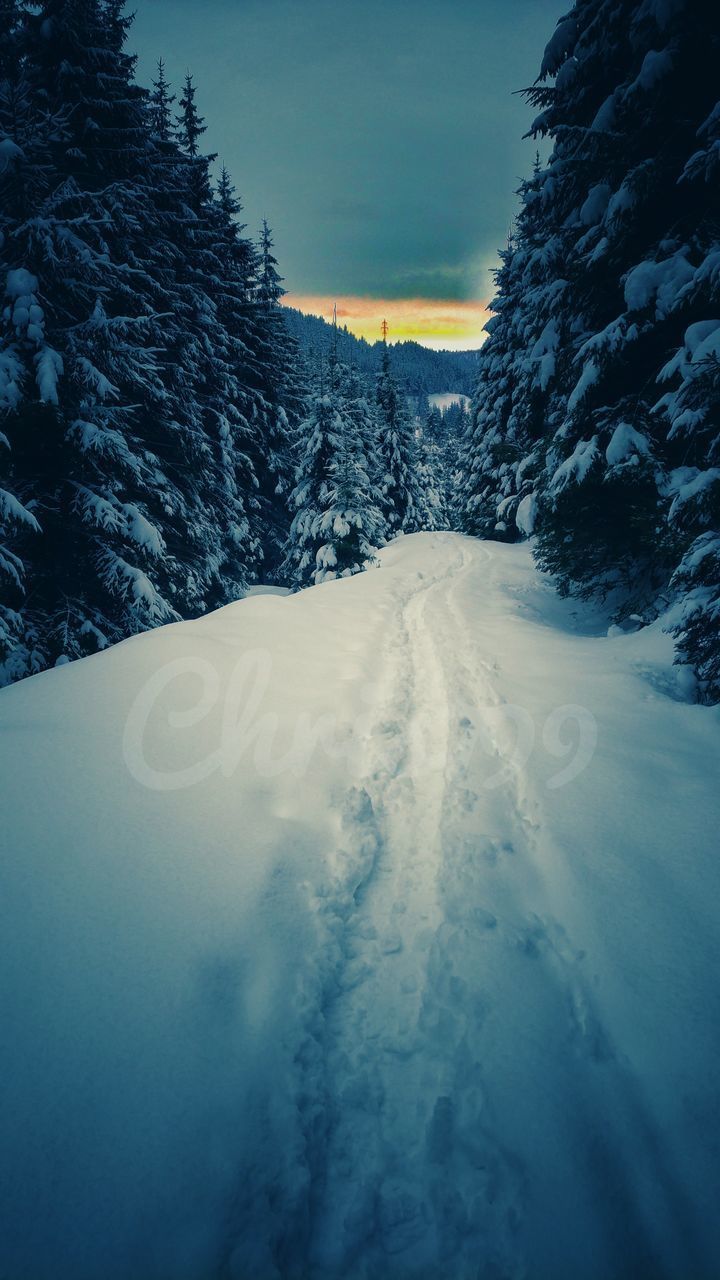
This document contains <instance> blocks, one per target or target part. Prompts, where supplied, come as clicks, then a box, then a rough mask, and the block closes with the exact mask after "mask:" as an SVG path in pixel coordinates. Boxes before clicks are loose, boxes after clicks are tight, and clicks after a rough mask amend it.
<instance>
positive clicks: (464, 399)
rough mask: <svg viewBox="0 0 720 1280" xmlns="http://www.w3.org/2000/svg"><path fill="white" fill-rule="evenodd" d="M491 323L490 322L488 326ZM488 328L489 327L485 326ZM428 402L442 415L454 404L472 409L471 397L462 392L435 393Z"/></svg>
mask: <svg viewBox="0 0 720 1280" xmlns="http://www.w3.org/2000/svg"><path fill="white" fill-rule="evenodd" d="M489 323H490V321H488V324H489ZM485 328H487V325H485ZM428 401H429V402H430V404H431V405H432V407H433V408H435V409H439V410H440V412H441V413H442V412H443V410H444V409H449V408H450V406H451V405H453V404H461V405H462V406H463V408H464V409H469V408H470V396H465V395H463V394H462V393H461V392H460V391H434V392H433V393H432V395H429V396H428Z"/></svg>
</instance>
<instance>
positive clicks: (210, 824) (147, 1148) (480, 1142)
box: [0, 534, 720, 1280]
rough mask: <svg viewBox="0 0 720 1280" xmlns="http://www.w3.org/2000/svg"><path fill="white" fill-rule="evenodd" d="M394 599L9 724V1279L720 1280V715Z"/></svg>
mask: <svg viewBox="0 0 720 1280" xmlns="http://www.w3.org/2000/svg"><path fill="white" fill-rule="evenodd" d="M382 561H383V563H382V568H381V569H379V570H376V571H371V572H368V573H366V574H363V575H361V576H359V577H356V578H352V579H347V580H343V581H338V582H332V583H328V584H326V585H323V586H321V587H315V588H312V589H311V590H309V591H306V592H303V593H301V594H299V595H294V596H288V597H283V596H277V595H273V594H269V595H268V594H256V595H254V596H253V597H251V598H249V599H247V600H245V601H242V602H240V603H238V604H235V605H231V606H229V607H227V608H225V609H223V610H220V611H219V612H217V613H215V614H212V615H210V616H209V617H207V618H204V619H203V620H201V621H198V622H193V623H181V624H177V625H174V626H168V627H165V628H162V629H161V630H157V631H154V632H150V633H148V634H145V635H142V636H139V637H136V638H134V639H132V640H128V641H126V642H125V643H124V644H121V645H118V646H117V647H116V648H114V649H112V650H111V651H110V652H108V653H106V654H102V655H99V656H98V657H95V658H90V659H86V660H85V661H83V662H80V663H76V664H73V665H70V666H65V667H63V668H61V669H59V670H56V671H52V672H48V673H45V674H43V675H40V676H37V677H35V678H33V679H32V680H29V681H26V682H24V683H23V684H21V685H18V686H15V687H13V688H11V689H7V690H5V691H3V692H2V694H0V723H1V725H2V746H1V750H2V760H1V762H0V769H1V773H0V776H1V777H2V785H3V792H4V797H3V804H2V840H3V845H4V858H3V872H2V880H3V884H2V897H1V900H0V916H1V919H0V956H1V962H0V984H1V986H2V1009H3V1018H2V1024H1V1025H2V1031H1V1043H0V1080H1V1081H2V1090H1V1093H0V1107H2V1117H1V1121H0V1125H1V1130H2V1132H1V1134H0V1142H1V1148H2V1173H1V1174H0V1178H1V1179H2V1186H1V1191H0V1205H1V1206H2V1208H1V1212H2V1220H1V1221H0V1275H2V1277H3V1280H66V1278H67V1280H212V1278H213V1277H217V1280H279V1278H280V1277H283V1278H285V1277H288V1278H291V1277H297V1278H300V1277H310V1278H312V1280H331V1278H332V1280H339V1277H350V1278H357V1280H360V1278H362V1280H370V1278H371V1277H372V1280H401V1278H404V1277H432V1278H433V1280H439V1278H440V1277H442V1278H443V1280H465V1278H466V1277H467V1278H468V1280H470V1278H471V1277H472V1280H520V1278H521V1277H526V1278H527V1280H610V1278H612V1280H624V1278H625V1277H627V1278H628V1280H629V1278H630V1277H633V1278H634V1280H645V1278H646V1277H647V1278H648V1280H650V1278H652V1280H661V1278H666V1277H667V1278H668V1280H710V1278H711V1277H717V1275H718V1274H719V1273H720V1226H719V1225H718V1215H717V1204H718V1197H719V1195H720V1172H719V1169H720V1162H719V1160H718V1156H719V1155H720V1124H719V1121H720V1105H719V1104H720V1098H719V1089H718V1071H717V1052H718V1030H719V1029H720V992H719V990H718V985H717V972H718V964H719V962H720V942H719V941H718V930H717V915H718V901H719V898H718V890H719V889H720V883H719V882H720V859H718V849H717V831H718V817H719V816H720V815H719V813H718V809H719V807H720V806H719V803H718V792H717V778H718V765H719V764H720V733H719V732H718V729H719V728H720V725H719V717H718V711H717V709H715V710H710V709H707V708H701V707H698V706H694V705H689V704H688V703H686V702H685V701H683V700H682V699H683V694H684V690H685V688H686V678H685V676H684V673H683V672H678V671H677V670H673V668H672V667H671V666H670V661H671V652H670V644H669V642H668V639H667V637H665V636H664V635H663V634H662V632H661V630H660V628H659V627H655V628H650V629H648V630H645V631H643V632H640V633H638V634H635V635H618V634H613V635H611V636H610V637H608V636H607V634H606V632H607V620H603V619H601V618H599V617H598V616H597V615H594V614H593V613H591V612H590V611H589V610H587V609H585V608H579V607H578V606H577V605H574V604H572V603H570V602H562V601H560V600H559V599H558V598H557V597H556V596H555V594H554V593H553V591H552V588H551V587H550V586H549V585H548V584H547V583H546V582H544V581H543V580H542V579H541V578H540V577H539V576H538V574H537V572H536V570H535V569H534V568H533V566H532V562H531V558H530V553H529V550H528V548H527V546H522V547H509V546H501V545H496V544H488V543H477V542H474V541H472V540H469V539H465V538H462V537H460V536H457V535H451V534H436V535H431V534H423V535H416V536H413V537H406V538H403V539H400V540H398V541H397V542H395V543H394V544H393V545H392V546H390V547H389V548H388V549H387V550H386V551H385V552H384V553H383V556H382Z"/></svg>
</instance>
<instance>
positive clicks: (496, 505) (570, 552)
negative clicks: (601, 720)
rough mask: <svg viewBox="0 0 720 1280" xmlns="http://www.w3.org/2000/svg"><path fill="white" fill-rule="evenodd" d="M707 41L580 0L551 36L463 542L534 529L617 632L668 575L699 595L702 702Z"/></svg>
mask: <svg viewBox="0 0 720 1280" xmlns="http://www.w3.org/2000/svg"><path fill="white" fill-rule="evenodd" d="M719 46H720V33H719V32H718V28H717V23H716V22H715V20H714V17H713V15H712V14H711V12H710V10H709V9H708V8H707V7H704V8H703V7H702V6H698V5H691V4H685V3H677V4H673V5H667V4H659V3H652V2H650V0H648V2H647V3H643V4H640V5H638V4H637V3H635V2H634V0H578V2H577V3H576V4H575V5H574V7H573V8H572V10H571V11H570V13H569V14H568V15H566V17H564V18H563V19H562V20H561V21H560V23H559V25H558V27H557V30H556V32H555V34H554V36H553V38H552V40H551V42H550V44H549V45H548V48H547V50H546V53H545V58H544V60H543V65H542V69H541V76H540V79H539V81H538V83H537V84H536V86H535V87H534V88H533V89H532V90H531V91H530V97H531V100H532V101H533V103H534V104H535V105H536V106H537V107H538V108H540V114H539V115H538V117H537V119H536V120H535V122H534V124H533V127H532V132H533V133H534V134H536V135H549V136H551V137H552V138H553V140H554V149H553V153H552V155H551V157H550V160H549V163H548V165H547V167H546V168H545V169H543V168H541V167H539V166H537V165H536V169H535V172H534V173H533V175H532V177H531V178H530V179H529V180H528V182H527V183H524V184H523V187H522V189H521V200H522V208H521V213H520V216H519V219H518V223H517V227H516V229H515V233H514V236H513V238H512V240H511V243H510V244H509V246H508V249H507V251H506V252H505V253H504V254H503V258H502V266H501V269H500V272H499V275H498V289H499V293H498V297H497V298H496V301H495V303H494V310H495V315H494V316H493V318H492V320H491V322H490V326H489V327H490V336H489V338H488V341H487V343H486V344H485V347H484V348H483V351H482V354H481V359H480V377H479V383H478V390H477V394H476V397H475V402H474V408H473V419H472V424H471V427H470V429H469V431H468V434H467V437H466V440H465V444H464V448H463V465H464V469H465V471H466V474H467V476H468V480H467V485H466V489H465V501H464V519H463V523H464V527H465V528H466V529H467V530H468V531H471V532H478V533H481V534H485V535H492V536H498V535H499V536H504V537H517V536H519V535H520V534H522V533H528V532H531V531H532V530H533V529H536V530H537V534H538V537H537V554H538V557H539V561H540V564H541V566H542V567H544V568H546V569H549V570H550V571H551V572H553V573H554V574H555V576H556V579H557V581H558V584H559V586H560V589H561V590H562V591H564V592H573V593H576V594H580V595H584V596H587V595H600V596H605V597H610V598H611V599H612V601H613V607H614V610H615V613H616V616H618V617H622V616H623V615H624V614H626V613H628V612H631V611H632V612H638V611H640V612H641V613H643V614H644V616H646V617H648V618H649V617H651V616H653V614H654V612H655V611H656V608H657V607H658V605H657V604H656V600H657V596H658V591H659V590H661V589H663V590H664V588H665V586H666V585H667V583H668V580H669V579H671V578H672V582H673V586H674V589H675V590H677V591H678V592H682V593H688V592H689V593H690V594H689V596H688V597H687V603H686V607H685V612H684V614H683V621H682V622H681V623H680V624H679V631H678V638H679V641H680V654H681V656H682V657H683V658H684V659H687V660H691V661H693V662H694V663H695V665H696V667H697V669H698V672H699V674H700V676H701V678H702V679H703V680H704V681H706V682H707V683H706V692H707V693H708V696H716V685H715V686H713V680H716V676H714V675H713V671H714V670H715V668H714V667H713V661H714V659H713V657H712V654H713V651H714V652H717V643H718V642H717V609H716V604H715V603H714V602H715V601H716V600H717V568H716V566H717V560H716V557H715V556H714V554H713V552H712V550H708V548H712V547H713V545H714V544H713V542H712V538H713V529H714V528H717V526H718V519H719V512H718V496H717V494H718V486H717V477H716V475H715V473H716V470H717V449H718V443H717V432H716V428H715V427H713V425H712V424H713V422H716V414H717V381H716V376H715V372H714V368H715V366H714V362H715V361H716V359H717V355H716V345H717V344H716V342H715V339H714V337H713V334H714V333H715V331H716V329H717V326H718V321H717V320H715V319H713V317H715V316H717V315H718V314H719V313H718V310H717V308H718V303H719V302H720V299H719V298H718V280H719V279H720V273H718V271H717V269H716V263H717V253H718V247H719V245H720V219H719V218H718V214H717V207H718V202H717V200H713V195H715V194H716V193H717V188H718V172H717V163H716V152H717V145H716V144H717V130H718V124H717V121H718V116H719V115H720V112H719V111H718V107H717V103H716V100H717V88H716V80H715V73H714V67H715V65H716V60H717V54H718V48H719ZM698 351H699V352H700V353H701V354H700V356H699V358H698V355H697V353H698ZM673 353H674V354H673ZM668 354H670V359H668ZM658 383H660V384H662V385H661V386H660V387H658ZM668 385H669V389H667V388H668ZM679 562H681V564H680V567H678V568H677V571H676V572H674V570H675V569H676V566H678V565H679ZM714 688H715V692H713V689H714Z"/></svg>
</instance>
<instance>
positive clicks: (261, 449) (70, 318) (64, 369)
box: [0, 0, 298, 682]
mask: <svg viewBox="0 0 720 1280" xmlns="http://www.w3.org/2000/svg"><path fill="white" fill-rule="evenodd" d="M128 25H129V22H128V19H127V18H125V17H124V16H123V4H122V2H121V0H43V3H41V4H38V5H34V4H25V3H22V0H17V2H16V3H5V4H4V5H3V7H2V11H1V12H0V26H1V27H2V30H0V35H2V36H3V40H2V50H1V51H0V128H1V129H2V134H0V170H2V173H1V175H0V176H1V177H2V181H3V208H2V246H1V247H0V255H1V258H2V279H3V282H4V291H5V306H4V311H3V315H2V331H1V332H0V401H1V408H2V414H3V421H2V441H3V442H4V443H3V445H2V452H3V453H4V455H5V456H4V459H0V461H2V463H3V466H4V473H3V480H2V486H1V487H2V491H3V497H2V501H1V502H0V521H1V528H2V534H3V541H4V551H3V553H2V559H1V560H0V589H1V590H2V596H1V597H0V679H1V680H2V681H5V682H6V681H9V680H12V679H17V678H19V677H21V676H22V675H25V674H28V673H29V672H31V671H34V670H38V669H40V668H42V667H43V666H47V665H51V664H53V663H55V662H57V661H59V660H61V659H65V658H72V657H76V656H79V655H81V654H83V653H88V652H92V651H93V650H94V649H97V648H102V647H104V646H105V645H107V644H108V643H111V642H112V641H115V640H118V639H121V638H122V637H123V636H126V635H129V634H131V633H132V632H134V631H137V630H141V629H143V628H145V627H148V626H153V625H155V624H157V623H160V622H164V621H167V620H169V619H172V618H177V617H187V616H193V615H196V614H198V613H201V612H203V611H205V610H206V609H207V608H209V607H212V606H213V605H217V604H221V603H224V602H225V601H227V600H230V599H233V598H236V597H237V595H238V594H241V593H242V590H243V589H244V586H245V585H246V583H247V582H248V581H251V580H252V579H253V577H254V576H255V575H256V574H257V572H258V568H259V565H260V564H261V562H262V554H263V543H264V541H266V533H267V521H266V519H265V517H264V512H263V506H262V501H263V491H262V476H261V473H262V468H263V466H264V463H265V456H266V452H267V441H268V440H269V439H270V427H271V425H273V424H275V423H276V422H277V421H278V419H280V420H281V421H282V422H283V429H284V430H290V429H291V428H292V426H294V423H295V421H296V419H297V416H298V409H297V404H296V403H289V401H288V402H286V400H285V395H286V388H287V387H288V386H289V382H290V379H289V374H288V360H289V358H290V357H289V355H288V350H287V348H286V347H285V346H282V344H281V343H280V342H279V341H274V340H273V338H272V334H271V333H270V330H269V327H268V323H267V318H266V314H265V309H264V307H263V305H262V304H261V302H260V300H259V299H258V297H257V281H256V276H255V272H256V267H257V262H258V257H257V253H256V250H255V248H254V246H253V245H252V244H251V242H250V241H248V240H247V239H245V238H244V237H243V236H242V234H241V229H240V228H239V227H238V226H237V223H236V221H235V210H234V209H232V208H230V207H228V204H227V200H226V201H225V204H223V199H224V197H223V194H222V192H221V194H220V196H219V197H216V196H215V194H214V192H213V191H212V188H211V183H210V178H209V157H207V156H202V155H200V153H199V138H200V137H201V135H202V132H203V131H204V124H203V121H202V120H201V118H200V117H199V115H198V113H197V109H196V107H195V94H194V86H193V84H192V80H189V81H188V82H187V83H186V85H185V92H184V94H183V97H182V100H181V103H180V106H181V108H182V113H181V117H180V121H179V125H178V127H177V129H176V127H175V126H174V124H173V122H172V119H171V116H170V110H171V106H172V102H173V95H172V93H171V91H170V87H169V85H168V84H167V81H166V79H165V76H164V72H163V70H162V68H160V70H159V73H158V77H157V80H156V81H155V87H154V91H153V93H152V94H150V95H148V94H147V93H146V92H145V90H143V89H142V88H140V87H138V86H137V85H136V84H135V83H134V80H133V69H134V59H133V58H132V57H131V56H130V55H129V54H128V53H126V52H125V48H124V46H125V40H126V36H127V29H128ZM268 387H272V388H273V397H272V399H270V398H269V397H268V395H267V394H266V391H267V388H268ZM273 429H275V428H274V426H273ZM259 476H260V477H261V478H260V479H259V478H258V477H259ZM272 483H273V485H274V484H275V483H276V478H275V477H274V478H273V481H272Z"/></svg>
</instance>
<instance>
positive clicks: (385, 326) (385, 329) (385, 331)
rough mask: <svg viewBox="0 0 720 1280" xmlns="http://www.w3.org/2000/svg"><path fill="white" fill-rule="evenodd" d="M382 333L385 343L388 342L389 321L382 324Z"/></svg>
mask: <svg viewBox="0 0 720 1280" xmlns="http://www.w3.org/2000/svg"><path fill="white" fill-rule="evenodd" d="M380 332H381V333H382V340H383V342H387V336H388V332H389V327H388V322H387V320H383V322H382V324H381V325H380Z"/></svg>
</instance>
